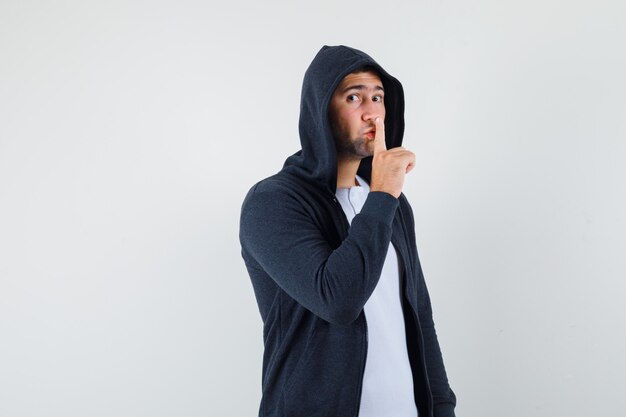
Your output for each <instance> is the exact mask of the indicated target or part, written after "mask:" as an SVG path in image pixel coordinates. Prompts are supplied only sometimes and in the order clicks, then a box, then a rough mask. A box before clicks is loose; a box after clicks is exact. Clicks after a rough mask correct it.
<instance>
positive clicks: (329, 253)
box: [239, 186, 398, 324]
mask: <svg viewBox="0 0 626 417" xmlns="http://www.w3.org/2000/svg"><path fill="white" fill-rule="evenodd" d="M259 188H260V187H259V186H256V187H254V188H253V189H252V190H251V191H250V192H249V193H248V195H247V196H246V199H245V200H244V203H243V206H242V210H241V219H240V231H239V238H240V241H241V245H242V250H244V251H246V252H247V253H248V254H249V255H250V256H251V257H252V258H253V259H254V260H255V261H256V262H257V263H258V264H259V265H260V267H261V268H263V270H264V271H265V272H266V273H267V274H268V275H269V276H270V277H271V278H272V279H273V280H274V281H275V282H276V284H277V285H278V286H279V287H280V288H281V289H283V290H284V291H285V292H286V293H287V294H288V295H289V296H291V297H292V298H293V299H295V300H296V301H297V302H298V303H300V304H301V305H302V306H304V307H305V308H306V309H308V310H310V311H311V312H312V313H313V314H315V315H317V316H319V317H321V318H322V319H324V320H326V321H328V322H331V323H336V324H348V323H351V322H352V321H354V320H356V318H357V317H358V315H359V314H360V312H361V310H362V309H363V306H364V305H365V302H366V301H367V299H368V298H369V296H370V295H371V293H372V292H373V291H374V288H375V287H376V284H377V282H378V279H379V278H380V273H381V271H382V267H383V263H384V261H385V256H386V253H387V248H388V246H389V242H390V240H391V224H392V222H393V218H394V214H395V211H396V209H397V206H398V200H397V199H396V198H394V197H393V196H391V195H390V194H388V193H385V192H370V193H369V194H368V197H367V200H366V201H365V204H364V205H363V208H362V209H361V212H360V213H359V214H358V215H357V216H355V217H354V219H353V220H352V224H351V227H350V229H349V233H348V237H347V238H346V239H344V241H343V242H342V243H341V245H339V246H338V247H337V248H335V249H333V248H332V247H331V246H330V245H329V243H328V242H327V240H326V239H325V237H324V236H323V234H322V231H321V230H320V229H319V228H318V226H317V225H316V224H315V222H314V220H313V218H312V217H311V216H310V214H308V213H307V211H306V210H305V208H304V207H303V206H302V204H300V202H298V200H297V199H296V197H294V196H292V195H291V194H289V193H287V192H284V191H281V190H276V189H270V190H265V189H262V190H261V189H259Z"/></svg>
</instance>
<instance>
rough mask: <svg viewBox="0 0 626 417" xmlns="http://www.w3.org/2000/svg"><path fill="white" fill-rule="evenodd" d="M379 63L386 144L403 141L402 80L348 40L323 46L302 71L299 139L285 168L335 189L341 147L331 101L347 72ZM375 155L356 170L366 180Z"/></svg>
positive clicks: (309, 180)
mask: <svg viewBox="0 0 626 417" xmlns="http://www.w3.org/2000/svg"><path fill="white" fill-rule="evenodd" d="M366 66H367V67H372V68H374V69H376V70H377V71H378V72H379V74H380V77H381V81H382V83H383V87H384V89H385V142H386V144H387V149H391V148H395V147H398V146H400V145H402V137H403V135H404V92H403V89H402V84H400V82H399V81H398V80H396V79H395V78H394V77H392V76H391V75H389V74H388V73H387V72H386V71H385V70H384V69H383V68H382V67H381V66H380V65H378V63H377V62H376V61H374V60H373V59H372V58H371V57H370V56H369V55H367V54H365V53H364V52H361V51H359V50H357V49H354V48H350V47H347V46H343V45H340V46H324V47H322V49H320V51H319V52H318V53H317V55H316V56H315V58H314V59H313V62H311V65H309V68H308V69H307V71H306V73H305V75H304V81H303V83H302V97H301V100H300V123H299V130H300V143H301V145H302V149H301V150H299V151H298V152H296V153H295V154H293V155H291V156H290V157H289V158H287V160H286V161H285V164H284V165H283V171H285V172H287V173H289V174H292V175H295V176H297V177H298V178H300V179H302V180H304V181H306V182H307V183H309V184H311V185H314V186H316V187H320V188H322V189H324V190H327V191H329V192H331V193H332V194H333V195H334V194H335V191H336V189H337V151H336V149H335V141H334V138H333V134H332V129H331V127H330V122H329V120H328V104H329V102H330V99H331V97H332V95H333V93H334V92H335V89H336V88H337V86H338V85H339V83H340V82H341V80H343V78H344V77H345V76H346V75H348V74H350V73H352V72H354V71H356V70H358V69H360V68H363V67H366ZM371 172H372V157H371V156H369V157H367V158H364V159H362V160H361V164H360V165H359V169H358V171H357V173H358V175H360V176H361V177H363V178H364V179H365V180H366V181H367V182H368V183H369V182H370V179H371Z"/></svg>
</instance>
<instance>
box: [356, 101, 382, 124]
mask: <svg viewBox="0 0 626 417" xmlns="http://www.w3.org/2000/svg"><path fill="white" fill-rule="evenodd" d="M362 108H363V113H362V115H361V117H362V119H363V121H365V122H373V121H374V120H375V119H376V118H377V117H382V118H383V119H384V117H385V109H384V108H383V107H382V106H381V104H380V103H377V102H374V101H372V100H367V101H366V102H364V103H363V104H362Z"/></svg>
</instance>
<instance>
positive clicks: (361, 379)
mask: <svg viewBox="0 0 626 417" xmlns="http://www.w3.org/2000/svg"><path fill="white" fill-rule="evenodd" d="M363 328H364V329H365V349H363V352H364V353H363V358H362V363H363V365H362V366H361V378H360V379H359V393H358V395H357V397H356V412H355V413H354V417H358V415H359V411H361V396H362V395H363V375H365V364H366V362H367V348H368V344H369V335H368V333H367V318H365V309H364V310H363Z"/></svg>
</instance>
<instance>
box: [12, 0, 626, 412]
mask: <svg viewBox="0 0 626 417" xmlns="http://www.w3.org/2000/svg"><path fill="white" fill-rule="evenodd" d="M625 23H626V3H624V2H623V1H618V0H616V1H606V0H605V1H602V0H600V1H593V2H592V1H585V2H583V1H571V0H570V1H565V0H541V1H539V0H526V1H516V2H513V1H502V0H500V1H495V0H494V1H487V0H481V1H474V2H467V1H461V0H456V1H443V0H442V1H434V0H433V1H423V0H417V1H416V0H411V1H389V2H380V1H376V2H374V1H343V2H338V1H329V0H325V1H318V2H297V1H282V2H276V1H252V0H247V1H233V2H212V1H206V0H205V1H188V0H178V1H121V0H114V1H107V2H104V1H102V2H96V1H71V0H68V1H57V0H54V1H10V0H2V1H0V416H2V417H31V416H33V417H34V416H42V417H44V416H45V417H48V416H59V417H85V416H90V417H101V416H102V417H103V416H107V417H108V416H116V417H134V416H150V417H157V416H177V417H178V416H190V417H191V416H194V417H195V416H212V417H227V416H233V417H239V416H254V415H256V414H257V412H258V411H257V410H258V403H259V399H260V387H261V359H262V352H263V344H262V323H261V320H260V317H259V313H258V309H257V306H256V302H255V298H254V293H253V292H252V287H251V284H250V281H249V277H248V275H247V272H246V270H245V267H244V264H243V261H242V259H241V256H240V246H239V241H238V223H239V210H240V207H241V202H242V200H243V197H244V195H245V193H246V192H247V190H248V189H249V188H250V187H251V186H252V185H253V184H254V183H255V182H257V181H259V180H260V179H262V178H265V177H267V176H269V175H272V174H273V173H275V172H277V171H278V170H279V169H280V168H281V167H282V163H283V162H284V160H285V159H286V158H287V156H289V155H291V154H292V153H294V152H296V151H297V150H298V149H299V147H300V144H299V139H298V136H297V120H298V112H299V99H300V87H301V82H302V77H303V75H304V71H305V69H306V68H307V66H308V64H309V63H310V61H311V60H312V59H313V57H314V55H315V54H316V53H317V51H318V50H319V49H320V47H321V46H322V45H324V44H328V45H336V44H346V45H350V46H353V47H356V48H358V49H362V50H364V51H366V52H367V53H369V54H370V55H371V56H373V57H374V59H376V60H377V61H378V62H379V63H381V64H382V65H383V67H385V68H386V69H387V70H388V71H389V72H390V73H391V74H393V75H395V76H396V77H397V78H398V79H400V81H402V83H403V84H404V87H405V92H406V125H407V127H406V135H405V140H404V145H405V146H406V147H407V148H408V149H411V150H412V151H414V152H415V154H416V155H417V167H416V168H415V169H414V170H413V171H412V172H411V173H410V174H409V175H408V177H407V180H406V185H405V189H404V192H405V194H406V195H407V197H408V199H409V201H410V202H411V204H412V206H413V209H414V212H415V215H416V223H417V225H416V229H417V230H416V232H417V239H418V242H417V243H418V248H419V251H420V257H421V260H422V263H423V268H424V272H425V275H426V279H427V283H428V285H429V288H430V292H431V298H432V302H433V307H434V312H435V321H436V324H437V330H438V333H439V341H440V344H441V347H442V351H443V355H444V359H445V363H446V367H447V370H448V376H449V379H450V383H451V385H452V388H453V389H454V390H455V392H456V393H457V396H458V407H457V415H458V416H459V417H518V416H519V417H522V416H523V417H530V416H533V417H554V416H567V417H583V416H584V417H587V416H594V415H595V416H615V415H621V414H622V413H623V412H624V409H626V397H625V396H624V395H623V391H624V388H626V385H625V383H624V374H625V372H626V359H625V355H624V353H625V352H626V336H625V332H624V323H625V322H626V308H625V307H624V306H623V299H624V296H625V295H626V283H625V278H626V257H625V256H624V255H625V249H626V237H625V236H626V221H625V219H624V213H626V192H625V184H624V183H625V180H626V168H625V164H624V161H625V159H626V99H625V97H626V81H625V77H624V74H626V53H625V51H626V24H625ZM303 417H305V416H303Z"/></svg>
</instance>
